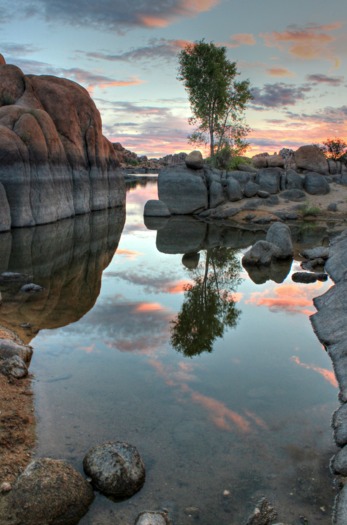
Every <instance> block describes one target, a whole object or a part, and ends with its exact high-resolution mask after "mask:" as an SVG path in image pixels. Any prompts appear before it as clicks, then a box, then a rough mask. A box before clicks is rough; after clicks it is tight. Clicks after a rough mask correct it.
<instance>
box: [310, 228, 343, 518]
mask: <svg viewBox="0 0 347 525" xmlns="http://www.w3.org/2000/svg"><path fill="white" fill-rule="evenodd" d="M346 254H347V232H346V231H345V232H343V233H342V234H341V235H340V236H338V237H336V238H335V239H334V240H333V241H332V242H331V245H330V247H329V254H328V258H327V262H326V263H325V269H326V271H327V272H328V274H329V275H330V277H331V278H332V280H333V281H334V283H335V284H334V286H332V287H331V288H330V289H329V290H328V291H327V292H325V293H324V294H323V295H321V296H320V297H316V298H315V299H314V305H315V307H316V308H317V310H318V311H317V313H315V314H314V315H313V316H311V318H310V319H311V323H312V326H313V328H314V331H315V333H316V335H317V337H318V339H319V340H320V342H321V343H322V344H323V345H324V347H325V349H326V350H327V352H328V354H329V356H330V358H331V360H332V363H333V367H334V372H335V376H336V379H337V382H338V386H339V400H340V406H339V408H338V409H337V410H336V411H335V413H334V414H333V418H332V428H333V432H334V439H335V443H336V445H337V446H338V447H339V448H340V450H339V452H338V453H337V454H336V455H335V456H334V457H333V458H332V461H331V470H332V471H333V472H334V473H335V474H338V475H339V476H341V481H342V484H341V486H342V487H343V488H342V489H341V491H340V492H339V494H338V496H337V498H336V503H335V511H334V516H333V523H334V525H344V524H345V523H347V484H346V479H347V328H346V311H347V299H346V298H347V265H346ZM318 255H320V256H322V255H323V257H324V256H326V254H325V253H323V254H322V253H320V254H318ZM318 258H319V257H318Z"/></svg>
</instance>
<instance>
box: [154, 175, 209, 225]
mask: <svg viewBox="0 0 347 525" xmlns="http://www.w3.org/2000/svg"><path fill="white" fill-rule="evenodd" d="M158 196H159V199H160V200H161V201H163V202H164V203H165V204H166V206H167V207H168V209H169V211H170V213H172V214H175V215H186V214H193V213H198V212H199V211H203V210H206V208H207V207H208V192H207V187H206V184H205V179H204V174H203V171H202V170H201V171H200V170H193V169H189V168H187V167H185V166H180V165H178V166H173V167H170V168H166V169H164V170H162V171H161V172H160V174H159V177H158Z"/></svg>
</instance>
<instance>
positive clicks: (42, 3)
mask: <svg viewBox="0 0 347 525" xmlns="http://www.w3.org/2000/svg"><path fill="white" fill-rule="evenodd" d="M219 1H220V0H156V1H155V2H153V1H152V0H141V1H138V2H129V0H117V1H116V2H115V1H113V0H100V1H99V2H86V1H85V0H74V2H71V1H70V0H59V2H57V1H56V0H32V2H31V6H32V9H31V14H32V15H40V16H42V17H44V18H45V19H46V20H47V21H49V22H58V21H59V22H63V23H67V24H71V25H74V26H80V27H84V26H89V27H94V28H97V29H100V28H103V29H106V30H110V31H112V30H118V31H123V30H124V29H128V28H132V27H138V26H140V27H148V28H161V27H166V26H167V25H169V24H171V23H173V22H175V21H176V20H177V19H179V18H191V17H194V16H197V15H199V14H200V13H203V12H206V11H209V10H210V9H212V8H213V7H215V6H216V5H217V4H218V3H219ZM21 3H22V5H23V7H25V0H21Z"/></svg>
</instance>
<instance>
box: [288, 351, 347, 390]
mask: <svg viewBox="0 0 347 525" xmlns="http://www.w3.org/2000/svg"><path fill="white" fill-rule="evenodd" d="M291 360H292V361H293V363H296V364H297V365H299V366H301V367H303V368H306V369H307V370H312V371H313V372H317V374H320V375H321V376H322V377H323V378H324V379H325V380H326V381H328V383H330V384H331V385H332V386H333V387H334V388H338V386H339V385H338V382H337V380H336V377H335V374H334V372H333V371H332V370H328V369H327V368H321V367H319V366H315V365H308V364H306V363H302V362H301V361H300V359H299V357H296V356H293V357H292V358H291Z"/></svg>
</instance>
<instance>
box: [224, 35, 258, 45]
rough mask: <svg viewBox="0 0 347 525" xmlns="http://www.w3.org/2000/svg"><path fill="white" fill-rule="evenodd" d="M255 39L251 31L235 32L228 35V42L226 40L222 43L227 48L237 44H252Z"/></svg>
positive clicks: (254, 42)
mask: <svg viewBox="0 0 347 525" xmlns="http://www.w3.org/2000/svg"><path fill="white" fill-rule="evenodd" d="M255 44H256V40H255V38H254V36H253V35H252V34H251V33H237V34H235V35H232V36H231V37H230V42H227V43H225V44H223V45H225V46H226V47H229V48H233V47H239V46H254V45H255Z"/></svg>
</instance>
